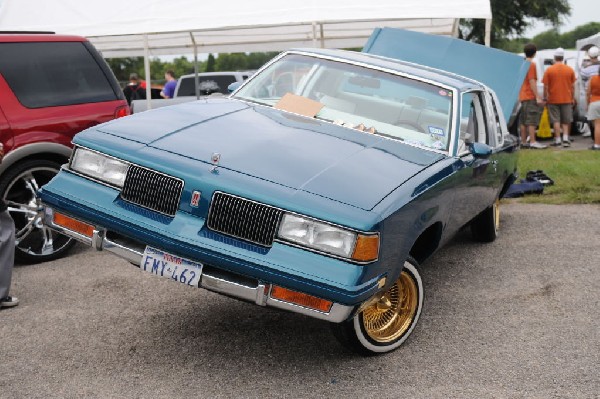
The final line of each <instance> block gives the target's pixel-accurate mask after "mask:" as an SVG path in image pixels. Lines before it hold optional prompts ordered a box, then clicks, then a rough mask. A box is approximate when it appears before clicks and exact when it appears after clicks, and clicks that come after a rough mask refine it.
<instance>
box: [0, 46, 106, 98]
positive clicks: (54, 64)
mask: <svg viewBox="0 0 600 399" xmlns="http://www.w3.org/2000/svg"><path fill="white" fill-rule="evenodd" d="M0 73H2V75H3V76H4V78H5V79H6V81H7V83H8V85H9V86H10V88H11V89H12V91H13V92H14V94H15V95H16V96H17V98H18V99H19V102H20V103H21V104H23V105H24V106H25V107H28V108H42V107H51V106H59V105H74V104H84V103H93V102H101V101H113V100H117V94H116V93H115V92H114V90H113V89H112V87H111V84H110V81H109V79H108V78H107V77H106V75H105V74H104V72H103V71H102V69H101V67H100V66H99V65H98V63H97V62H96V60H95V59H94V57H93V56H92V54H91V53H90V52H89V51H88V50H87V48H86V47H85V45H84V44H83V43H81V42H60V43H47V42H45V43H0Z"/></svg>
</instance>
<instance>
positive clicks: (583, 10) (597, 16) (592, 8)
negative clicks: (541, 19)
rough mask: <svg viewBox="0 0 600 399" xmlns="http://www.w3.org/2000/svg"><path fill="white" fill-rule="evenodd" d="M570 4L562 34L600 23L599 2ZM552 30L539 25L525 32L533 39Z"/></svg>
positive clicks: (574, 0)
mask: <svg viewBox="0 0 600 399" xmlns="http://www.w3.org/2000/svg"><path fill="white" fill-rule="evenodd" d="M569 4H571V16H570V17H568V18H566V19H565V21H564V23H563V25H562V26H561V27H560V32H561V33H564V32H568V31H571V30H573V29H575V28H576V27H578V26H580V25H585V24H587V23H588V22H600V12H598V11H599V10H600V7H599V2H598V0H569ZM492 18H493V16H492ZM550 28H551V26H548V25H545V24H543V23H537V24H535V25H534V26H533V27H532V28H530V29H529V30H527V31H526V32H525V36H527V37H533V36H535V35H537V34H538V33H542V32H544V31H546V30H548V29H550Z"/></svg>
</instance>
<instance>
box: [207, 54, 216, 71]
mask: <svg viewBox="0 0 600 399" xmlns="http://www.w3.org/2000/svg"><path fill="white" fill-rule="evenodd" d="M205 71H206V72H214V71H215V56H214V55H212V53H211V54H209V55H208V59H207V60H206V69H205Z"/></svg>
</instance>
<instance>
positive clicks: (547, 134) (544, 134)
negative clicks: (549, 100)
mask: <svg viewBox="0 0 600 399" xmlns="http://www.w3.org/2000/svg"><path fill="white" fill-rule="evenodd" d="M536 136H537V137H538V138H540V139H549V138H551V137H552V128H551V126H550V120H549V118H548V108H547V107H544V111H543V112H542V117H541V118H540V125H539V126H538V130H537V133H536Z"/></svg>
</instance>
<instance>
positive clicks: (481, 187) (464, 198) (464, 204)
mask: <svg viewBox="0 0 600 399" xmlns="http://www.w3.org/2000/svg"><path fill="white" fill-rule="evenodd" d="M460 102H461V105H460V110H459V115H460V128H459V131H460V135H459V140H458V148H457V153H456V156H457V161H456V163H455V168H456V169H457V173H456V174H455V176H454V179H455V181H454V187H455V189H454V193H455V194H454V203H453V206H452V209H453V211H452V214H451V215H450V218H449V224H450V226H451V227H453V229H458V228H460V227H461V226H463V225H464V224H466V223H468V222H469V221H470V220H471V219H472V218H474V217H475V216H477V215H478V214H479V213H480V212H481V211H483V210H484V209H485V208H487V207H488V206H490V205H491V204H492V203H493V201H494V200H495V195H496V188H495V186H496V185H497V181H498V177H497V166H498V159H497V156H498V152H497V151H496V138H495V137H494V134H495V131H494V129H493V128H492V124H491V123H489V116H488V115H487V112H486V106H487V100H486V97H485V93H484V92H483V91H479V90H475V91H469V92H465V93H462V96H461V101H460ZM472 143H481V144H486V145H489V146H490V147H492V149H493V151H492V154H491V155H489V156H487V157H476V156H474V155H473V153H472V152H471V150H470V145H471V144H472Z"/></svg>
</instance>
